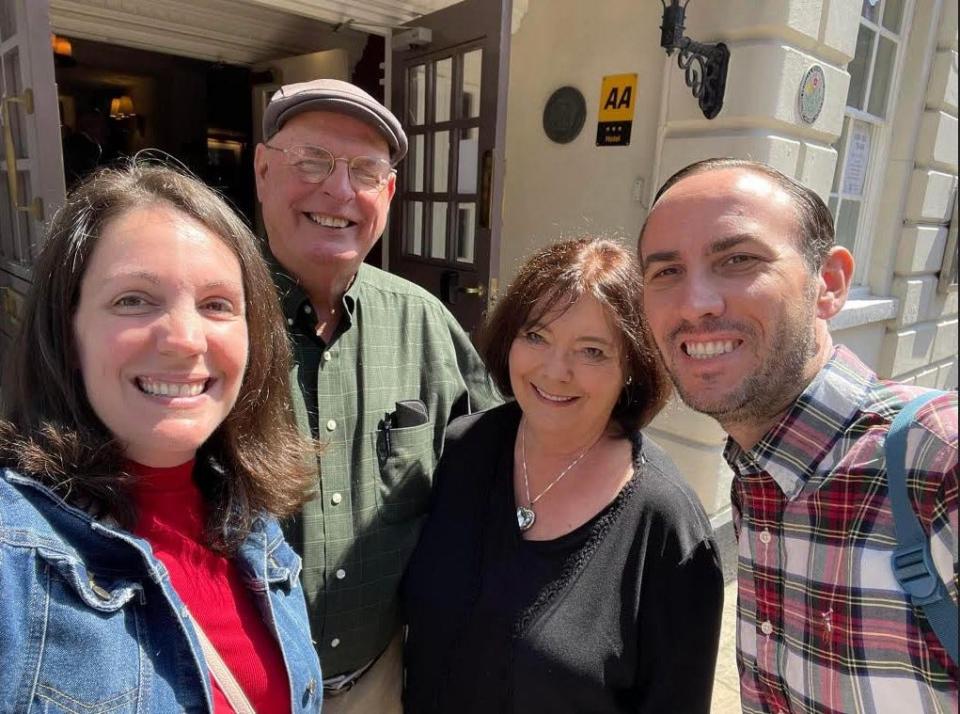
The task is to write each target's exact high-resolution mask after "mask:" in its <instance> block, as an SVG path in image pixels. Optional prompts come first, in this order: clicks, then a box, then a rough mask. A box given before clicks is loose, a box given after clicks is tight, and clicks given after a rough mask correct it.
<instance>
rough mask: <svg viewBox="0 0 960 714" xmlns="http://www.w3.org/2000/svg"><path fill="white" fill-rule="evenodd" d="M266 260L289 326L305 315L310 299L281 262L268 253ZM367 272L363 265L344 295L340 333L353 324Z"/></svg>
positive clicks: (362, 264)
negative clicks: (343, 318)
mask: <svg viewBox="0 0 960 714" xmlns="http://www.w3.org/2000/svg"><path fill="white" fill-rule="evenodd" d="M266 258H267V262H268V264H269V265H270V272H271V274H272V275H273V284H274V285H275V286H276V288H277V294H278V295H279V296H280V307H281V309H282V310H283V316H284V317H285V318H286V319H287V320H288V324H291V323H289V321H290V320H298V319H300V316H301V315H302V314H303V306H304V304H307V305H309V304H310V298H309V296H308V295H307V293H306V291H305V290H304V289H303V286H302V285H301V284H300V281H298V280H297V279H296V278H295V277H293V276H292V275H290V274H289V273H288V272H287V270H286V268H284V267H283V266H282V265H280V262H279V261H278V260H277V259H276V258H275V257H273V254H272V253H270V252H269V251H267V254H266ZM366 272H367V271H366V264H364V263H361V264H360V269H359V270H357V274H356V275H355V276H354V278H353V282H351V283H350V287H349V288H347V292H345V293H344V294H343V308H344V316H345V320H344V323H345V324H344V326H343V328H342V329H341V330H339V332H342V331H343V330H345V329H347V328H349V327H350V325H351V324H352V323H353V311H354V309H355V308H356V306H357V300H358V299H359V295H360V285H361V283H363V281H364V275H365V274H366Z"/></svg>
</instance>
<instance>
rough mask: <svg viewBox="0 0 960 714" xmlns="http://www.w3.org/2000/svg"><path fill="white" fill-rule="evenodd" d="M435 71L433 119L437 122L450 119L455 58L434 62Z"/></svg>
mask: <svg viewBox="0 0 960 714" xmlns="http://www.w3.org/2000/svg"><path fill="white" fill-rule="evenodd" d="M433 72H434V94H433V98H434V106H433V120H434V121H435V122H441V121H450V102H452V101H453V58H452V57H447V58H446V59H442V60H439V61H438V62H434V63H433Z"/></svg>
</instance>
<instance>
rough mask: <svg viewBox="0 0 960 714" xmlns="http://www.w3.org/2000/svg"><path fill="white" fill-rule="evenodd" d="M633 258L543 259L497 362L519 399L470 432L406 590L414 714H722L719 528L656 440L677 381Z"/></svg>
mask: <svg viewBox="0 0 960 714" xmlns="http://www.w3.org/2000/svg"><path fill="white" fill-rule="evenodd" d="M641 297H642V295H641V285H640V272H639V268H638V266H637V264H636V262H635V259H634V258H633V256H632V254H631V253H630V252H629V251H627V250H626V249H625V248H623V247H622V246H621V245H620V244H618V243H616V242H614V241H610V240H603V239H581V240H575V241H567V242H564V243H560V244H557V245H554V246H551V247H549V248H547V249H545V250H542V251H541V252H539V253H538V254H537V255H535V256H534V257H533V258H532V259H531V260H530V261H529V262H528V263H527V264H526V265H525V266H524V267H523V268H522V269H521V271H520V274H519V275H518V276H517V278H516V280H515V281H514V283H513V285H512V286H511V287H510V289H509V290H508V292H507V294H506V295H505V296H504V297H503V299H502V300H501V301H500V302H499V303H498V304H497V306H496V309H495V311H494V313H493V315H492V316H491V317H490V319H489V322H488V323H487V325H486V326H485V328H484V331H483V334H482V336H481V351H482V354H483V355H484V358H485V361H486V363H487V366H488V368H489V369H490V372H491V374H492V376H493V378H494V380H495V381H496V383H497V385H498V386H499V387H500V389H501V391H502V392H503V393H504V394H505V395H507V396H511V397H513V401H511V402H508V403H507V404H505V405H503V406H500V407H497V408H495V409H492V410H489V411H487V412H482V413H479V414H475V415H472V416H469V417H464V418H462V419H460V420H458V421H456V422H454V423H453V424H452V425H451V427H450V429H449V431H448V435H447V440H446V445H445V449H444V454H443V458H442V460H441V463H440V465H439V466H438V469H437V472H436V477H435V478H436V485H435V493H434V503H433V507H432V509H431V515H430V517H429V519H428V521H427V523H426V525H425V527H424V530H423V534H422V536H421V540H420V544H419V545H418V547H417V550H416V552H415V554H414V556H413V559H412V561H411V562H410V565H409V568H408V570H407V574H406V578H405V582H404V590H403V592H404V598H405V604H406V605H405V606H406V613H407V620H408V626H409V628H408V634H407V641H406V649H405V664H406V670H407V680H406V695H405V706H406V709H405V710H406V711H407V712H408V714H423V713H427V712H454V711H455V712H458V714H466V713H469V712H477V713H480V712H483V713H484V714H492V713H495V712H550V714H563V713H564V712H570V713H571V714H572V713H574V712H597V713H601V712H670V713H671V714H673V713H675V712H683V713H684V714H697V713H700V712H702V713H704V714H706V712H708V711H709V708H710V693H711V686H712V681H713V668H714V664H715V660H716V651H717V641H718V637H719V631H720V609H721V603H722V597H723V581H722V576H721V572H720V564H719V560H718V556H717V551H716V547H715V544H714V542H713V539H712V535H711V530H710V525H709V522H708V521H707V518H706V516H705V515H704V512H703V509H702V508H701V507H700V505H699V503H698V502H697V499H696V496H695V495H694V494H693V493H692V492H691V491H690V489H689V488H688V487H687V486H686V485H685V483H684V482H683V480H682V479H681V478H680V476H679V475H678V474H677V472H676V469H675V467H674V466H673V465H672V464H671V463H670V461H669V459H667V457H666V456H665V455H664V454H663V452H662V451H661V450H660V449H659V448H658V447H657V446H656V445H655V444H653V442H651V441H650V439H648V438H646V437H645V436H644V435H643V433H642V432H641V427H643V426H644V425H645V424H647V423H648V422H649V421H650V420H651V419H652V418H653V416H654V415H655V414H656V413H657V411H658V410H659V409H660V407H661V406H662V404H663V402H664V400H665V398H666V396H667V386H666V385H667V382H666V379H665V376H664V374H663V372H662V371H661V367H660V365H659V362H658V360H657V357H656V356H655V351H654V350H653V349H652V348H651V342H650V339H649V337H648V335H647V330H646V326H645V324H644V323H643V320H642V318H641V312H640V310H641V304H640V302H641Z"/></svg>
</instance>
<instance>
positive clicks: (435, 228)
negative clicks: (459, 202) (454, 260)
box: [430, 201, 447, 260]
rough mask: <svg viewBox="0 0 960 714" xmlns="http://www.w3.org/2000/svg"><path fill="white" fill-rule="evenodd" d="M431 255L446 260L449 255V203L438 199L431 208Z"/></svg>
mask: <svg viewBox="0 0 960 714" xmlns="http://www.w3.org/2000/svg"><path fill="white" fill-rule="evenodd" d="M430 257H431V258H437V259H438V260H445V259H446V257H447V204H446V203H442V202H440V201H437V202H435V203H434V204H433V207H432V210H431V224H430Z"/></svg>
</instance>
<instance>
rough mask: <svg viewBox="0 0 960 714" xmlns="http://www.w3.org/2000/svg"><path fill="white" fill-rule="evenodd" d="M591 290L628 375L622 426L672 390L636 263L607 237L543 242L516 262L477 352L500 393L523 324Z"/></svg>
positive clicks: (635, 422)
mask: <svg viewBox="0 0 960 714" xmlns="http://www.w3.org/2000/svg"><path fill="white" fill-rule="evenodd" d="M583 295H592V296H593V297H594V298H596V300H597V302H599V303H600V305H601V306H602V307H603V309H604V311H605V312H606V314H607V315H608V317H609V318H610V322H611V323H612V324H613V326H614V328H615V330H616V332H617V335H618V337H619V339H620V346H621V349H622V352H623V357H622V359H623V372H624V377H625V378H626V379H627V382H628V383H627V384H625V385H624V387H623V391H622V392H621V394H620V398H619V399H618V400H617V403H616V405H615V406H614V409H613V413H612V414H611V418H612V419H613V420H614V421H615V422H616V423H617V424H618V425H619V426H620V428H621V429H622V430H623V432H624V433H625V434H630V433H633V432H634V431H636V430H637V429H639V428H641V427H643V426H645V425H646V424H648V423H649V422H650V420H651V419H653V417H654V416H656V414H657V412H658V411H659V410H660V408H661V407H662V406H663V404H664V402H665V401H666V399H667V397H668V396H669V394H670V391H669V389H670V388H669V381H668V380H667V378H666V374H665V372H664V370H663V367H662V365H661V363H660V358H659V356H658V354H657V351H656V349H655V348H654V345H653V341H652V339H651V336H650V332H649V329H648V327H647V323H646V321H645V319H644V317H643V305H642V299H643V293H642V287H641V273H640V266H639V264H638V263H637V260H636V258H635V257H634V256H633V254H632V252H631V251H629V250H627V249H626V248H625V247H624V246H623V245H622V244H620V243H619V242H617V241H615V240H610V239H608V238H596V237H586V238H579V239H576V240H567V241H563V242H560V243H556V244H554V245H551V246H548V247H546V248H543V249H542V250H540V251H539V252H537V253H536V254H534V255H533V257H531V258H530V259H529V260H528V261H527V262H526V264H525V265H524V266H523V267H522V268H521V269H520V273H519V274H518V275H517V277H516V279H514V281H513V283H512V284H511V285H510V287H509V289H508V290H507V292H506V295H504V296H503V297H502V298H501V299H500V300H499V301H498V302H497V304H496V307H495V308H494V310H493V313H492V314H491V315H490V316H489V318H488V320H487V321H486V323H485V324H484V326H483V327H482V328H481V331H480V335H479V339H478V342H479V345H480V354H481V355H482V356H483V359H484V361H485V362H486V365H487V369H488V370H489V372H490V376H491V377H492V378H493V381H494V383H495V384H496V385H497V387H498V388H499V389H500V392H501V393H502V394H503V395H504V396H508V397H512V396H513V390H512V389H511V387H510V366H509V356H510V347H511V346H512V344H513V341H514V339H516V337H517V335H519V334H520V332H521V330H522V329H523V328H525V327H529V326H530V325H534V324H536V323H537V322H539V321H540V320H542V319H543V318H545V317H547V316H548V315H551V314H553V313H556V312H558V311H559V313H560V314H562V313H563V312H565V311H566V310H568V309H569V308H570V307H571V306H573V304H574V303H576V302H577V301H578V300H579V299H580V298H581V297H582V296H583Z"/></svg>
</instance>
